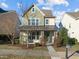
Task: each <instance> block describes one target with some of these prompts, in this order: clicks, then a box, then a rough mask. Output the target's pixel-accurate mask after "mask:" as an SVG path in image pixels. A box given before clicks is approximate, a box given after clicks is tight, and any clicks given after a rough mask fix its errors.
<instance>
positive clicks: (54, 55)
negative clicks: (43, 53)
mask: <svg viewBox="0 0 79 59" xmlns="http://www.w3.org/2000/svg"><path fill="white" fill-rule="evenodd" d="M47 48H48V51H49V54H50V56H51V59H61V58H60V57H59V55H58V54H57V52H56V51H55V49H54V48H53V47H52V46H47Z"/></svg>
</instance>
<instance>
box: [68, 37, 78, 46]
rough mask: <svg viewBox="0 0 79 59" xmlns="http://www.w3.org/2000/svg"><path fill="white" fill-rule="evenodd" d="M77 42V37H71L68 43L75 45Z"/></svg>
mask: <svg viewBox="0 0 79 59" xmlns="http://www.w3.org/2000/svg"><path fill="white" fill-rule="evenodd" d="M76 43H77V39H75V38H69V40H68V44H69V45H71V46H72V45H75V44H76Z"/></svg>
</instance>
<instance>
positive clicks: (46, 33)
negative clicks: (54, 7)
mask: <svg viewBox="0 0 79 59" xmlns="http://www.w3.org/2000/svg"><path fill="white" fill-rule="evenodd" d="M54 37H55V29H54V27H53V26H23V27H21V29H20V44H27V45H28V44H30V45H31V44H32V45H35V44H40V45H46V44H47V43H51V44H54Z"/></svg>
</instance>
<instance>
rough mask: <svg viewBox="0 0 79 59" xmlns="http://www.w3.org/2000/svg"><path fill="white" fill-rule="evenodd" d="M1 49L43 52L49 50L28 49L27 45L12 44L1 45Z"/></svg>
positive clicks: (39, 47)
mask: <svg viewBox="0 0 79 59" xmlns="http://www.w3.org/2000/svg"><path fill="white" fill-rule="evenodd" d="M0 49H13V50H18V49H25V50H28V49H31V50H43V51H48V49H47V48H46V47H45V46H38V47H34V48H27V47H26V45H25V46H24V45H13V46H12V45H11V44H9V45H8V44H7V45H5V44H4V45H0Z"/></svg>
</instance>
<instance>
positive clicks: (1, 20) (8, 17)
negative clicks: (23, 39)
mask: <svg viewBox="0 0 79 59" xmlns="http://www.w3.org/2000/svg"><path fill="white" fill-rule="evenodd" d="M18 25H19V18H18V15H17V14H16V12H15V11H10V12H6V13H1V14H0V35H2V34H4V35H7V34H12V33H15V32H16V30H17V27H18Z"/></svg>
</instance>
